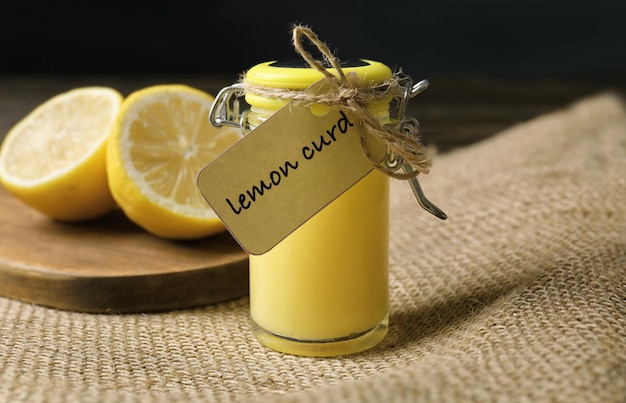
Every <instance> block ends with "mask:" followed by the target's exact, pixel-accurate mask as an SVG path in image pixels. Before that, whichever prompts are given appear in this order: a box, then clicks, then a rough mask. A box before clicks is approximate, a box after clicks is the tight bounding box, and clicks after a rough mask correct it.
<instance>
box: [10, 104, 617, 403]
mask: <svg viewBox="0 0 626 403" xmlns="http://www.w3.org/2000/svg"><path fill="white" fill-rule="evenodd" d="M421 182H422V186H423V187H424V189H425V190H426V193H427V194H428V196H429V198H430V199H431V200H433V201H434V202H435V203H436V204H437V205H439V206H440V207H441V208H442V209H444V210H445V211H446V212H447V213H448V215H449V219H448V220H447V221H445V222H444V221H440V220H438V219H436V218H434V217H432V216H431V215H429V214H428V213H426V212H424V211H423V210H421V209H420V208H419V206H418V205H417V203H416V202H415V200H414V198H413V195H412V193H411V191H410V190H409V188H408V186H407V184H406V183H404V182H400V181H395V180H394V181H393V182H392V203H391V204H392V209H391V244H390V252H391V256H390V285H391V325H390V331H389V334H388V336H387V337H386V338H385V340H384V341H383V342H382V343H381V344H380V345H379V346H378V347H376V348H375V349H373V350H371V351H369V352H366V353H363V354H358V355H354V356H350V357H339V358H304V357H294V356H289V355H283V354H280V353H277V352H273V351H269V350H267V349H265V348H263V347H262V346H260V345H259V344H258V343H257V341H256V340H255V339H254V337H253V336H252V334H251V331H250V322H249V316H248V299H247V298H242V299H239V300H235V301H232V302H228V303H223V304H219V305H216V306H209V307H202V308H198V309H190V310H182V311H173V312H166V313H156V314H137V315H134V314H133V315H95V314H83V313H76V312H66V311H59V310H54V309H48V308H45V307H40V306H36V305H30V304H25V303H22V302H18V301H14V300H10V299H4V298H0V312H1V313H0V315H1V319H0V365H1V366H0V398H1V399H2V401H7V402H8V401H10V402H14V401H29V402H38V401H49V402H55V401H59V402H61V401H63V402H65V401H86V402H90V401H94V402H96V401H97V402H101V401H111V402H132V401H146V402H154V401H157V402H159V401H168V402H169V401H184V402H187V401H309V402H312V401H324V402H325V401H328V402H336V401H353V402H377V403H379V402H396V401H398V402H404V401H411V402H413V401H423V402H449V401H453V402H455V401H461V402H466V401H478V402H486V401H519V402H536V401H551V402H624V401H626V108H625V107H624V104H622V102H621V101H620V100H619V98H618V97H617V96H614V95H611V94H599V95H596V96H590V97H589V98H586V99H583V100H580V101H579V102H577V103H575V104H573V105H571V106H569V107H567V108H564V109H562V110H559V111H555V112H553V113H550V114H547V115H544V116H540V117H538V118H536V119H534V120H532V121H529V122H524V123H520V124H518V125H516V126H513V127H512V128H510V129H508V130H506V131H504V132H501V133H498V134H497V135H496V136H493V137H491V138H490V139H488V140H485V141H483V142H481V143H477V144H474V145H472V146H469V147H466V148H463V149H460V150H457V151H453V152H450V153H447V154H443V155H440V156H439V157H437V158H436V159H435V163H434V167H433V171H432V174H430V175H428V176H426V177H424V178H422V180H421Z"/></svg>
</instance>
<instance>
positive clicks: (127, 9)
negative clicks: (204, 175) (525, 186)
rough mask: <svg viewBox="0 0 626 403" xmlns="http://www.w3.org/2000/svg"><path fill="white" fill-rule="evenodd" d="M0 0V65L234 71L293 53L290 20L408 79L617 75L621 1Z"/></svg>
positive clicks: (622, 63)
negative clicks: (403, 74)
mask: <svg viewBox="0 0 626 403" xmlns="http://www.w3.org/2000/svg"><path fill="white" fill-rule="evenodd" d="M0 1H1V3H0V4H1V6H0V74H25V73H37V74H40V73H45V74H48V73H52V74H54V73H60V74H212V73H220V74H233V75H236V74H239V73H240V72H243V71H245V70H246V69H248V68H249V67H251V66H253V65H254V64H257V63H259V62H261V61H266V60H272V59H284V58H292V57H295V52H294V51H293V49H292V46H291V37H290V28H291V26H292V24H293V23H303V24H305V25H309V26H310V27H311V28H312V29H313V30H314V31H315V32H316V33H317V34H318V35H319V37H320V38H321V39H322V40H324V41H325V42H326V43H327V44H328V45H329V46H330V48H331V49H333V50H335V51H336V54H337V56H338V57H339V58H340V59H344V60H346V59H351V58H354V57H365V58H370V59H377V60H380V61H383V62H385V63H387V64H388V65H390V66H391V67H394V68H396V69H397V68H402V69H403V70H404V71H405V72H406V73H408V74H410V75H415V76H417V78H421V77H423V76H428V75H433V74H435V75H468V74H470V75H471V74H473V75H476V74H479V75H491V76H494V75H495V76H537V75H541V76H546V75H552V76H553V75H567V76H572V75H621V74H622V73H624V72H626V1H624V0H596V1H581V0H553V1H550V0H544V1H537V0H526V1H517V0H515V1H504V0H502V1H463V0H450V1H446V0H439V1H429V2H426V1H420V0H416V1H410V0H401V1H397V0H396V1H378V2H373V1H340V0H335V1H313V0H310V1H284V0H283V1H273V2H272V1H269V0H266V1H250V0H241V1H219V2H218V1H193V2H185V1H182V0H181V1H176V2H175V1H157V2H133V1H127V2H110V1H108V2H88V1H84V2H77V3H76V4H72V3H70V4H66V3H65V2H63V1H61V2H44V1H36V2H35V1H30V0H8V1H7V0H0Z"/></svg>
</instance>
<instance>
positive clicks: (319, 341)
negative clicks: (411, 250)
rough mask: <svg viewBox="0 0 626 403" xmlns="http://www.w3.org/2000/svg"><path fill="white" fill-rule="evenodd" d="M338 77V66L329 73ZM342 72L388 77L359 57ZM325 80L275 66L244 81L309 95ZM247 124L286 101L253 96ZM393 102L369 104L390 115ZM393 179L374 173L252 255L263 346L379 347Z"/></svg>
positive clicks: (253, 306) (309, 350) (253, 300)
mask: <svg viewBox="0 0 626 403" xmlns="http://www.w3.org/2000/svg"><path fill="white" fill-rule="evenodd" d="M329 71H331V72H333V69H329ZM344 72H346V73H351V72H355V73H357V74H358V75H359V76H360V78H361V79H362V81H363V83H364V85H372V84H374V83H379V82H382V81H384V80H386V79H388V78H390V77H391V71H390V69H389V68H388V67H387V66H385V65H383V64H381V63H378V62H373V61H367V60H362V61H361V60H360V61H357V62H356V63H352V64H350V65H347V66H346V67H345V68H344ZM321 78H323V75H322V74H321V73H320V72H319V71H316V70H314V69H311V68H309V67H305V66H294V65H285V64H281V63H277V62H268V63H262V64H260V65H257V66H255V67H253V68H252V69H250V70H249V71H248V72H247V74H246V80H247V81H249V82H250V83H252V84H256V85H261V86H265V87H279V88H289V89H294V90H304V89H305V88H307V87H309V86H310V85H311V84H313V83H314V82H316V81H318V80H320V79H321ZM246 101H247V102H248V103H249V104H250V105H251V109H250V112H249V113H248V115H247V125H248V126H249V127H250V128H254V127H255V126H257V125H258V124H260V123H262V121H263V120H265V119H267V118H268V117H270V116H271V114H272V113H274V112H275V111H277V110H278V109H280V108H281V107H282V106H284V105H285V103H286V101H282V100H276V99H269V98H264V97H260V96H257V95H255V94H254V93H250V92H248V93H247V94H246ZM388 102H389V101H388V100H383V101H382V102H381V101H378V102H377V103H376V104H372V105H369V110H370V112H371V113H373V114H374V116H376V117H377V118H379V119H383V120H384V119H386V118H388ZM388 212H389V182H388V177H387V176H386V175H385V174H383V173H381V172H379V171H378V170H373V171H372V172H370V173H369V174H368V175H366V176H365V177H364V178H363V179H361V180H360V181H359V182H357V183H356V184H355V185H354V186H353V187H351V188H350V189H348V190H347V191H346V192H345V193H343V194H342V195H340V196H339V197H338V198H337V199H335V200H334V201H333V202H332V203H330V204H329V205H328V206H326V207H325V208H324V209H323V210H321V211H320V212H319V213H318V214H316V215H315V216H314V217H312V218H311V219H310V220H309V221H307V222H306V223H304V224H303V225H302V226H301V227H300V228H298V229H297V230H296V231H294V232H293V233H291V234H290V235H289V236H288V237H287V238H285V239H284V240H283V241H281V242H280V243H279V244H278V245H276V246H275V247H274V248H273V249H271V250H270V251H269V252H267V253H265V254H262V255H251V256H250V312H251V317H252V321H253V326H254V334H255V336H256V337H257V339H258V340H259V341H260V342H261V343H262V344H263V345H265V346H267V347H270V348H272V349H275V350H277V351H281V352H285V353H289V354H295V355H305V356H336V355H344V354H351V353H356V352H360V351H363V350H366V349H369V348H371V347H373V346H375V345H376V344H378V343H379V342H380V341H381V340H382V339H383V338H384V336H385V334H386V333H387V329H388V312H389V291H388V290H389V280H388V244H389V239H388V238H389V235H388V234H389V218H388Z"/></svg>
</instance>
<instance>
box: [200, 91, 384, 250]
mask: <svg viewBox="0 0 626 403" xmlns="http://www.w3.org/2000/svg"><path fill="white" fill-rule="evenodd" d="M325 84H326V83H325V81H324V80H322V81H320V82H318V83H316V84H314V85H312V86H311V87H310V88H309V89H308V90H307V91H315V92H319V91H323V90H324V87H325ZM318 107H319V105H317V106H314V107H313V110H312V109H311V107H308V106H305V105H302V104H296V103H289V104H287V105H286V106H285V107H283V108H282V109H280V110H279V111H278V112H276V113H275V114H274V115H272V116H271V117H270V118H269V119H267V120H266V121H265V122H263V123H262V124H261V125H259V126H258V127H257V128H256V129H254V130H253V131H251V132H250V133H249V134H248V135H246V136H244V137H243V138H242V139H241V140H239V141H238V142H237V143H235V144H234V145H233V146H231V147H230V148H229V149H227V150H226V151H225V152H224V153H222V154H221V155H220V156H218V157H217V158H216V159H215V160H213V161H211V162H210V163H209V164H208V165H207V166H205V167H204V168H203V169H202V170H201V171H200V173H199V174H198V187H199V189H200V192H201V193H202V195H203V196H204V198H205V199H206V201H207V202H208V203H209V204H210V205H211V207H212V208H213V210H214V211H215V212H216V213H217V215H218V216H219V217H220V218H221V220H222V221H223V222H224V224H225V226H226V228H227V229H228V230H229V231H230V233H231V234H232V235H233V237H234V238H235V239H236V240H237V242H239V244H240V245H241V247H242V248H243V249H244V250H246V251H247V252H248V253H250V254H253V255H258V254H262V253H265V252H267V251H269V250H270V249H272V248H273V247H274V246H275V245H277V244H278V243H279V242H280V241H282V240H283V239H284V238H285V237H287V235H289V234H290V233H292V232H293V231H295V230H296V229H297V228H298V227H300V226H301V225H302V224H303V223H305V222H306V221H307V220H308V219H310V218H311V217H313V216H314V215H315V214H316V213H317V212H319V211H320V210H321V209H323V208H324V207H325V206H326V205H328V204H329V203H330V202H332V201H333V200H334V199H335V198H337V197H338V196H339V195H341V194H342V193H343V192H345V191H346V190H347V189H349V188H350V187H351V186H352V185H354V184H355V183H356V182H358V181H359V180H360V179H361V178H363V177H364V176H365V175H366V174H367V173H369V172H370V171H371V170H372V169H374V166H373V165H372V162H371V161H370V160H369V159H368V158H367V156H366V155H365V154H364V153H363V149H362V147H361V143H360V130H361V129H360V127H359V125H358V123H357V121H356V119H355V117H354V115H353V114H352V113H351V112H349V111H346V110H344V109H341V108H339V107H331V108H330V109H329V108H327V107H321V108H318ZM323 108H326V110H327V113H325V114H323V116H320V111H319V110H318V109H323ZM314 112H315V113H314ZM367 144H368V151H369V153H370V154H371V155H372V156H374V158H375V159H376V160H377V161H382V160H383V159H384V157H385V155H386V147H385V146H384V144H382V143H381V142H379V141H377V140H376V139H373V138H368V141H367Z"/></svg>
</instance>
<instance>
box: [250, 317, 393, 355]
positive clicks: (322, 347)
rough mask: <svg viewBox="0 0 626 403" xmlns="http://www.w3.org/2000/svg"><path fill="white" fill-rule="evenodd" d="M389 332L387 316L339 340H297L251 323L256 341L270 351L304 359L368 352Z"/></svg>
mask: <svg viewBox="0 0 626 403" xmlns="http://www.w3.org/2000/svg"><path fill="white" fill-rule="evenodd" d="M388 331H389V316H385V318H384V319H383V320H382V321H380V322H379V323H378V324H377V325H376V326H374V327H373V328H371V329H369V330H366V331H365V332H361V333H357V334H355V335H353V336H348V337H342V338H340V339H324V340H297V339H293V338H290V337H285V336H282V335H279V334H275V333H272V332H269V331H267V330H265V329H264V328H262V327H261V326H259V325H257V324H256V323H255V322H254V321H252V332H253V334H254V336H255V337H256V338H257V340H258V341H259V342H260V343H261V344H262V345H264V346H265V347H269V348H271V349H272V350H276V351H279V352H281V353H286V354H291V355H300V356H306V357H335V356H340V355H348V354H355V353H359V352H362V351H365V350H368V349H370V348H372V347H374V346H375V345H377V344H378V343H380V342H381V341H382V340H383V339H384V338H385V336H386V335H387V332H388Z"/></svg>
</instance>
